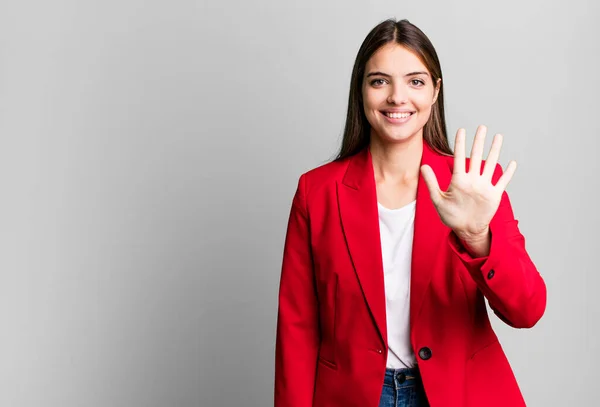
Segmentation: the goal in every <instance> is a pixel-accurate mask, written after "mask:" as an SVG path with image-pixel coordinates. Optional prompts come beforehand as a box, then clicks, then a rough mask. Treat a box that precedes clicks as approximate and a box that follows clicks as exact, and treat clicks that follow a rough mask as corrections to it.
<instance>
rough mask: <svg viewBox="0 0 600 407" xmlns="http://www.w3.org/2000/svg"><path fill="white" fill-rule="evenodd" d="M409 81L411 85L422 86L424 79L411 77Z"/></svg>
mask: <svg viewBox="0 0 600 407" xmlns="http://www.w3.org/2000/svg"><path fill="white" fill-rule="evenodd" d="M410 83H411V85H414V86H424V85H425V81H424V80H422V79H411V80H410Z"/></svg>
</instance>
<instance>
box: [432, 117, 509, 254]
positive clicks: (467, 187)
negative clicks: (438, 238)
mask: <svg viewBox="0 0 600 407" xmlns="http://www.w3.org/2000/svg"><path fill="white" fill-rule="evenodd" d="M486 132H487V128H486V127H485V126H479V127H478V128H477V133H476V134H475V140H474V141H473V147H472V149H471V160H470V165H469V172H466V171H465V129H459V130H458V132H457V133H456V141H455V144H454V171H453V173H452V179H451V181H450V185H449V186H448V190H447V191H442V190H440V187H439V184H438V181H437V178H436V176H435V174H434V172H433V170H432V169H431V167H430V166H428V165H423V166H421V173H422V174H423V178H424V180H425V183H426V184H427V188H428V189H429V194H430V196H431V200H432V201H433V204H434V206H435V208H436V210H437V212H438V214H439V215H440V218H441V220H442V222H443V223H444V224H445V225H446V226H448V227H450V228H452V230H454V232H455V233H456V235H457V236H458V237H459V238H461V239H462V240H464V241H470V242H475V241H478V240H479V241H481V240H482V239H485V238H486V237H487V236H488V235H489V224H490V222H491V220H492V218H493V216H494V214H495V213H496V211H497V210H498V206H499V205H500V200H501V198H502V193H503V192H504V190H505V189H506V186H507V185H508V183H509V182H510V180H511V179H512V176H513V174H514V172H515V170H516V169H517V163H516V161H514V160H513V161H510V162H509V164H508V166H507V168H506V171H505V172H504V173H503V174H502V176H501V177H500V179H499V180H498V182H497V183H496V185H492V175H493V173H494V168H495V167H496V163H497V162H498V157H499V155H500V148H501V146H502V135H500V134H496V135H495V136H494V140H493V142H492V147H491V149H490V152H489V154H488V157H487V160H486V162H485V167H484V168H483V173H481V171H480V169H481V161H482V155H483V146H484V140H485V135H486Z"/></svg>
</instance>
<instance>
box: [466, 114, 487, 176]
mask: <svg viewBox="0 0 600 407" xmlns="http://www.w3.org/2000/svg"><path fill="white" fill-rule="evenodd" d="M486 132H487V127H485V126H484V125H481V126H479V127H477V132H476V133H475V139H474V140H473V147H472V148H471V161H470V164H469V174H474V173H475V174H477V175H480V174H481V157H482V156H483V144H484V142H485V133H486ZM475 171H477V172H475Z"/></svg>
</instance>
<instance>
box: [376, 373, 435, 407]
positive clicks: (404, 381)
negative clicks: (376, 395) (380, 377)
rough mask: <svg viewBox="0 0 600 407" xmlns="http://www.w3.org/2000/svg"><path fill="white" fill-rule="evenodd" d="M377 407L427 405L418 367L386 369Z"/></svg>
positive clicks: (427, 406)
mask: <svg viewBox="0 0 600 407" xmlns="http://www.w3.org/2000/svg"><path fill="white" fill-rule="evenodd" d="M379 407H429V403H428V402H427V397H426V396H425V389H424V388H423V382H422V381H421V374H420V373H419V369H418V368H416V367H415V368H412V369H386V370H385V379H384V381H383V390H382V392H381V398H380V400H379Z"/></svg>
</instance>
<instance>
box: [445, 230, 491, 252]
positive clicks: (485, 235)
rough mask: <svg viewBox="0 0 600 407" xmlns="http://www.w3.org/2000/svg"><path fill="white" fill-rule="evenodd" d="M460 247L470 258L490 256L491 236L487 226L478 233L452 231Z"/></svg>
mask: <svg viewBox="0 0 600 407" xmlns="http://www.w3.org/2000/svg"><path fill="white" fill-rule="evenodd" d="M454 233H455V234H456V236H457V237H458V238H459V240H460V242H461V244H462V246H463V247H464V248H465V249H466V251H467V252H468V253H469V254H470V255H471V256H472V257H485V256H488V255H489V254H490V248H491V242H492V239H491V238H492V236H491V231H490V229H489V226H488V227H486V229H485V230H484V231H482V232H479V233H469V232H464V231H460V230H459V231H456V230H455V231H454Z"/></svg>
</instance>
